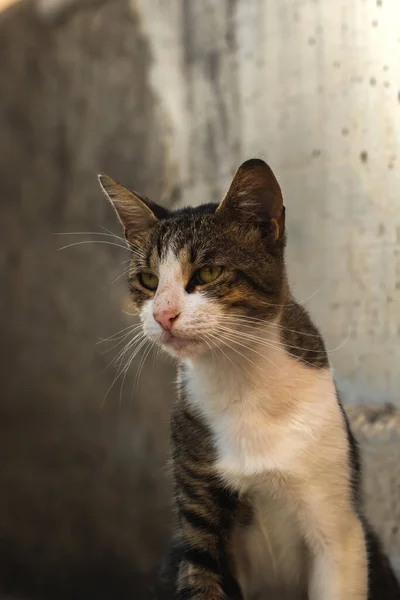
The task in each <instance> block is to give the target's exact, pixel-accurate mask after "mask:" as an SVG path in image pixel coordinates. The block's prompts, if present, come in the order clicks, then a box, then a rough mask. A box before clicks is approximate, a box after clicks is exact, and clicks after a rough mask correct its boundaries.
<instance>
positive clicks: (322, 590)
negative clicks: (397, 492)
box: [309, 515, 368, 600]
mask: <svg viewBox="0 0 400 600" xmlns="http://www.w3.org/2000/svg"><path fill="white" fill-rule="evenodd" d="M311 555H312V558H311V564H310V573H309V600H367V598H368V563H367V552H366V542H365V536H364V531H363V527H362V525H361V523H360V521H359V519H358V518H357V516H356V515H351V516H347V517H346V518H344V519H343V523H342V524H341V525H339V526H338V528H337V530H336V531H334V530H333V529H332V530H330V531H329V529H328V528H327V529H326V532H325V536H324V535H323V534H322V533H321V536H320V538H319V540H318V541H317V543H316V544H313V545H312V552H311Z"/></svg>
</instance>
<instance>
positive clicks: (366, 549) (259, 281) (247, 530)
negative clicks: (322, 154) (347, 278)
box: [100, 159, 400, 600]
mask: <svg viewBox="0 0 400 600" xmlns="http://www.w3.org/2000/svg"><path fill="white" fill-rule="evenodd" d="M100 183H101V186H102V188H103V190H104V191H105V193H106V194H107V196H108V197H109V199H110V200H111V203H112V204H113V206H114V208H115V210H116V212H117V214H118V216H119V218H120V220H121V222H122V224H123V227H124V230H125V235H126V238H127V241H128V244H129V246H130V248H131V250H132V262H131V267H130V272H129V285H130V291H131V295H132V299H133V302H134V304H135V306H136V307H137V310H138V312H139V314H140V319H141V322H142V326H143V332H144V334H145V335H146V336H147V337H148V339H149V340H151V341H153V342H155V343H156V344H158V345H160V346H161V347H162V348H163V349H164V350H166V351H167V352H168V353H169V354H171V355H172V356H174V357H177V358H178V359H179V396H178V400H177V403H176V406H175V408H174V411H173V415H172V427H171V431H172V471H173V478H174V484H175V500H176V508H177V528H176V534H175V536H174V538H173V541H172V544H171V550H170V553H169V556H168V558H167V560H166V562H165V565H164V568H163V570H162V573H161V576H160V581H159V582H158V590H157V591H156V594H157V597H158V598H160V600H161V599H162V600H168V599H171V600H172V599H177V600H228V599H229V600H304V599H306V598H308V599H309V600H367V598H368V599H369V600H394V599H397V600H398V599H399V598H400V587H399V584H398V582H397V581H396V578H395V575H394V573H393V571H392V569H391V567H390V564H389V561H388V559H387V558H386V556H385V554H384V553H383V551H382V550H381V547H380V544H379V541H378V539H377V537H376V536H375V534H374V533H373V532H372V530H371V528H370V527H369V525H368V523H367V522H366V520H365V519H364V517H363V508H362V499H361V496H360V467H359V459H358V453H357V446H356V443H355V441H354V438H353V435H352V433H351V430H350V428H349V425H348V421H347V418H346V415H345V413H344V411H343V409H342V405H341V402H340V399H339V397H338V393H337V390H336V388H335V383H334V380H333V377H332V371H331V368H330V365H329V361H328V358H327V353H326V350H325V346H324V342H323V340H322V338H321V336H320V334H319V333H318V331H317V329H316V327H315V326H314V325H313V323H312V322H311V320H310V317H309V315H308V314H307V312H306V311H305V310H304V308H303V307H302V306H300V305H299V304H297V303H296V301H295V300H294V299H293V297H292V295H291V292H290V288H289V285H288V279H287V276H286V271H285V263H284V248H285V239H286V236H285V207H284V205H283V198H282V193H281V189H280V186H279V184H278V182H277V180H276V178H275V176H274V174H273V173H272V171H271V169H270V168H269V166H268V165H267V164H266V163H265V162H263V161H262V160H259V159H251V160H248V161H247V162H245V163H244V164H242V166H241V167H240V168H239V169H238V171H237V173H236V175H235V177H234V179H233V181H232V183H231V185H230V187H229V190H228V192H227V194H226V196H225V198H224V199H223V200H222V202H221V203H220V204H219V205H218V204H204V205H202V206H199V207H196V208H183V209H179V210H176V211H174V212H170V211H168V210H167V209H165V208H162V207H161V206H159V205H157V204H155V203H153V202H152V201H150V200H148V199H146V198H143V197H142V196H139V194H137V193H133V192H130V191H129V190H127V189H126V188H125V187H123V186H122V185H120V184H119V183H117V182H115V181H114V180H112V179H111V178H110V177H107V176H105V175H101V176H100Z"/></svg>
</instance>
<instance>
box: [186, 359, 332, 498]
mask: <svg viewBox="0 0 400 600" xmlns="http://www.w3.org/2000/svg"><path fill="white" fill-rule="evenodd" d="M288 371H289V376H288V377H285V378H281V379H278V378H273V377H271V378H269V379H268V378H265V379H260V381H259V385H251V386H249V385H246V384H245V383H243V381H241V380H240V379H239V378H238V377H235V373H234V372H233V373H221V374H220V376H219V377H218V376H214V378H213V377H211V376H210V377H208V378H206V377H204V374H203V375H202V376H199V374H198V373H197V372H193V373H192V374H191V376H190V377H189V378H188V380H187V390H188V400H189V402H190V404H191V405H192V406H193V407H195V408H196V410H197V411H199V412H200V413H201V414H202V416H203V418H204V419H205V421H206V422H207V425H208V427H209V428H210V430H211V433H212V438H213V441H214V447H215V451H216V470H217V471H218V472H219V474H220V475H221V476H222V478H223V479H224V480H225V481H227V483H229V484H230V485H231V486H233V487H236V488H237V489H241V488H242V489H243V487H244V486H245V485H246V481H247V480H248V479H249V478H250V479H252V478H254V477H256V476H258V475H260V474H263V473H266V472H271V471H277V472H280V473H284V474H296V473H297V472H299V470H301V469H302V466H303V464H304V456H305V455H307V454H309V453H310V452H311V447H312V446H313V445H315V443H316V442H315V441H316V439H317V437H318V433H319V431H320V429H321V426H322V425H323V424H324V423H325V422H326V419H327V417H328V413H329V412H330V411H329V410H328V411H327V405H330V406H333V405H334V404H335V403H336V399H335V392H334V389H333V384H332V380H331V376H330V372H329V371H328V370H321V372H320V373H312V372H310V370H308V371H304V372H303V370H301V367H299V366H298V365H289V368H288Z"/></svg>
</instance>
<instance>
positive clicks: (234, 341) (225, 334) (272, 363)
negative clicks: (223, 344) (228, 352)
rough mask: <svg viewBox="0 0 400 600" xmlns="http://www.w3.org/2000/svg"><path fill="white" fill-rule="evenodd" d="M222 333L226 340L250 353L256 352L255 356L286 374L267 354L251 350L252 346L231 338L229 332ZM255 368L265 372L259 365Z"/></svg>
mask: <svg viewBox="0 0 400 600" xmlns="http://www.w3.org/2000/svg"><path fill="white" fill-rule="evenodd" d="M222 332H223V333H224V338H227V339H229V341H231V342H233V343H234V344H237V345H238V346H241V347H242V348H245V349H246V350H249V351H250V352H254V354H258V356H261V358H264V359H265V360H267V361H268V362H269V363H271V365H273V366H274V367H275V368H276V369H279V370H280V371H282V372H284V369H282V367H280V366H279V365H277V364H276V363H274V361H273V360H271V359H270V358H269V357H268V356H265V354H261V352H258V350H255V349H254V348H251V347H250V346H246V345H245V344H243V343H242V342H241V341H239V340H238V339H236V338H235V337H234V336H231V335H230V334H228V333H227V332H224V331H223V330H222ZM253 364H254V365H255V363H253ZM255 366H257V367H258V368H259V369H260V370H261V371H264V369H262V368H261V367H259V366H258V365H255Z"/></svg>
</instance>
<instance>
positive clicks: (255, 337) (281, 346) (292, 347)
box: [228, 327, 350, 354]
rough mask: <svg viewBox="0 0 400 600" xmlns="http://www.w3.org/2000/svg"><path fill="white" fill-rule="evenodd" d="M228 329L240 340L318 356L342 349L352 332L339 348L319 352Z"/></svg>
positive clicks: (278, 340)
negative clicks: (312, 353)
mask: <svg viewBox="0 0 400 600" xmlns="http://www.w3.org/2000/svg"><path fill="white" fill-rule="evenodd" d="M228 329H229V331H230V332H231V333H236V334H239V335H240V338H242V337H245V338H247V339H249V340H250V339H251V340H253V341H255V342H257V343H268V344H273V345H274V344H275V345H276V347H277V348H291V349H292V350H302V351H304V352H315V353H318V354H324V353H326V354H332V353H333V352H336V351H337V350H339V349H340V348H342V347H343V346H344V345H345V344H346V343H347V341H348V340H349V337H350V330H349V332H348V334H347V336H346V338H345V340H344V341H343V342H342V343H341V344H339V346H337V347H335V348H326V349H325V350H317V349H315V348H307V347H305V346H294V345H293V344H287V343H286V342H283V341H281V340H280V339H277V340H271V339H268V338H264V337H259V336H257V335H254V334H250V333H248V332H245V331H240V330H235V329H231V328H229V327H228ZM286 331H291V330H286Z"/></svg>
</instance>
